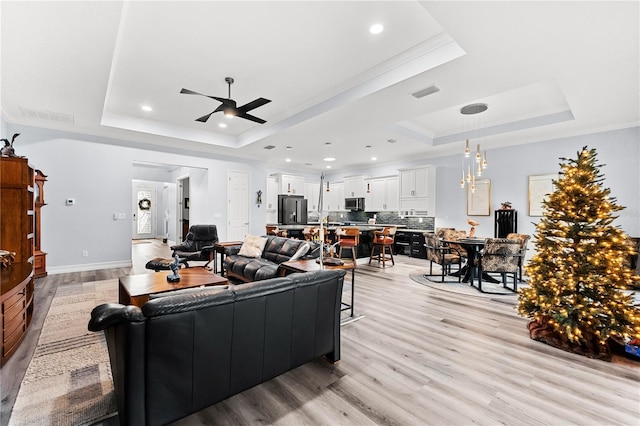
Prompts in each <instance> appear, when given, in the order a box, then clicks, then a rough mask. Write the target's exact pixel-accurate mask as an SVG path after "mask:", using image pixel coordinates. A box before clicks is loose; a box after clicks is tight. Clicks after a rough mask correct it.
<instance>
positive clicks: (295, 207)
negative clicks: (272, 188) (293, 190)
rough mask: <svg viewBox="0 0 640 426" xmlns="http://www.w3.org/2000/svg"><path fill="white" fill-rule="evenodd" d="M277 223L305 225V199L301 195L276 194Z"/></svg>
mask: <svg viewBox="0 0 640 426" xmlns="http://www.w3.org/2000/svg"><path fill="white" fill-rule="evenodd" d="M278 223H279V224H281V225H306V224H307V200H306V199H305V198H304V197H303V196H302V195H278Z"/></svg>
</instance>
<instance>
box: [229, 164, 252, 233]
mask: <svg viewBox="0 0 640 426" xmlns="http://www.w3.org/2000/svg"><path fill="white" fill-rule="evenodd" d="M234 175H236V176H237V175H243V176H244V177H245V178H246V187H245V188H244V190H245V191H244V192H245V194H244V195H242V199H241V200H235V205H232V203H233V202H234V197H235V196H236V194H237V193H238V190H237V188H236V184H237V181H235V182H234V181H233V178H234ZM250 182H251V175H250V174H249V173H247V172H239V171H233V170H229V171H228V172H227V198H228V204H227V240H228V241H241V240H243V239H244V237H245V235H246V234H248V233H249V224H250V223H251V218H250V209H249V198H250V197H249V186H250ZM240 192H242V190H240ZM240 203H242V204H240ZM240 216H243V217H240ZM240 234H242V235H240Z"/></svg>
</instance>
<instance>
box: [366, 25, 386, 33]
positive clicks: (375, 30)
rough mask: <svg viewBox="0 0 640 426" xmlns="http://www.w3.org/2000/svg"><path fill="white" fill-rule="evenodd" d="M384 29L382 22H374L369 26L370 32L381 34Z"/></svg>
mask: <svg viewBox="0 0 640 426" xmlns="http://www.w3.org/2000/svg"><path fill="white" fill-rule="evenodd" d="M382 30H384V27H383V26H382V24H373V25H372V26H371V27H369V32H370V33H371V34H380V33H381V32H382Z"/></svg>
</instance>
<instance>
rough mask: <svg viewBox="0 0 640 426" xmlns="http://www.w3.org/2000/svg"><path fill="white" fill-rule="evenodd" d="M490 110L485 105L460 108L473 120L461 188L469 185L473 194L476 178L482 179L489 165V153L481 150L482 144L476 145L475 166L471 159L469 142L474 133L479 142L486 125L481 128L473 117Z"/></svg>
mask: <svg viewBox="0 0 640 426" xmlns="http://www.w3.org/2000/svg"><path fill="white" fill-rule="evenodd" d="M488 108H489V107H488V106H487V104H483V103H477V104H470V105H466V106H464V107H462V108H460V114H462V115H464V116H465V117H466V116H469V117H470V118H471V120H470V121H471V123H470V125H469V127H468V130H467V131H468V136H467V138H466V139H465V143H464V157H463V159H462V179H460V188H465V187H466V186H467V185H469V189H470V190H471V192H475V189H476V176H477V177H481V176H482V171H483V170H484V169H486V168H487V166H488V164H489V163H488V162H487V152H486V151H482V150H481V149H480V143H476V152H475V155H474V159H475V164H474V160H473V159H471V158H470V157H471V151H470V149H469V140H470V139H472V137H473V136H474V134H473V133H475V137H476V138H477V139H478V140H479V139H480V137H479V136H480V130H481V128H482V129H483V128H484V123H483V125H482V127H481V126H480V125H479V123H478V122H477V120H475V123H474V120H473V117H474V116H476V115H477V114H480V113H483V112H485V111H486V110H487V109H488ZM483 117H484V116H483ZM466 159H468V160H466ZM476 164H477V165H476ZM465 165H466V169H467V170H466V176H465ZM472 165H473V170H472V167H471V166H472Z"/></svg>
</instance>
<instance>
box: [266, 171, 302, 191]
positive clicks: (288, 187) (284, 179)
mask: <svg viewBox="0 0 640 426" xmlns="http://www.w3.org/2000/svg"><path fill="white" fill-rule="evenodd" d="M271 176H273V177H275V178H276V179H277V180H278V194H289V195H304V190H305V188H304V184H305V180H304V176H296V175H290V174H286V173H276V174H274V175H271Z"/></svg>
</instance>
